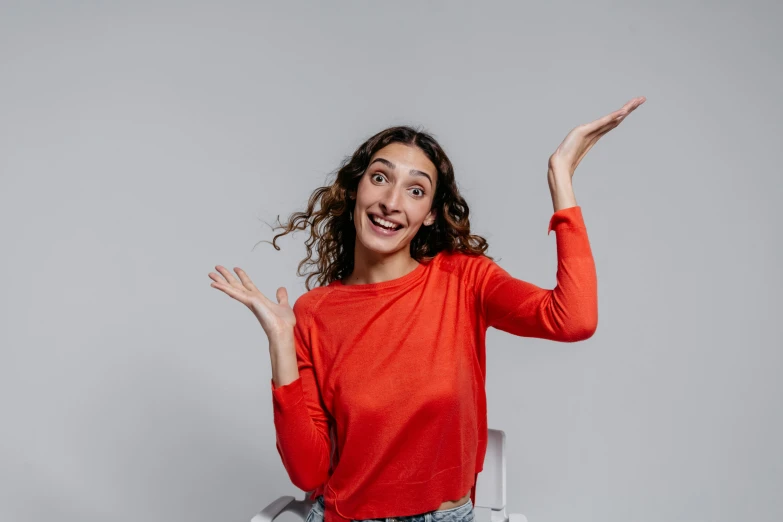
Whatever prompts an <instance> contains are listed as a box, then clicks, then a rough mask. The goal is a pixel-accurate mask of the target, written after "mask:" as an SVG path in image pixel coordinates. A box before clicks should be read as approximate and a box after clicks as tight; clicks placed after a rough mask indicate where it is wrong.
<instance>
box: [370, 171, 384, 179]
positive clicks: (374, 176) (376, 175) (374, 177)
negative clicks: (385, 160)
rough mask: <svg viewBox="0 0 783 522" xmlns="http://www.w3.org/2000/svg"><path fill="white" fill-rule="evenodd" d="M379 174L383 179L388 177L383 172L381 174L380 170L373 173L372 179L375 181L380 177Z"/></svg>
mask: <svg viewBox="0 0 783 522" xmlns="http://www.w3.org/2000/svg"><path fill="white" fill-rule="evenodd" d="M378 176H380V177H381V179H386V176H384V175H383V174H381V173H380V172H376V173H375V174H373V175H372V179H373V181H375V180H376V179H377V178H378Z"/></svg>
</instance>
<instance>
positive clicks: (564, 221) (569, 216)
mask: <svg viewBox="0 0 783 522" xmlns="http://www.w3.org/2000/svg"><path fill="white" fill-rule="evenodd" d="M560 227H564V228H585V222H584V217H583V216H582V207H580V206H579V205H576V206H574V207H568V208H564V209H561V210H558V211H557V212H555V213H554V214H553V215H552V219H550V220H549V228H548V229H547V231H546V235H549V233H550V232H552V231H553V230H555V231H557V229H558V228H560Z"/></svg>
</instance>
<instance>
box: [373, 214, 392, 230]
mask: <svg viewBox="0 0 783 522" xmlns="http://www.w3.org/2000/svg"><path fill="white" fill-rule="evenodd" d="M371 219H372V221H373V222H374V223H376V224H378V225H381V226H383V227H386V228H397V225H396V224H395V223H392V222H391V221H386V220H385V219H381V218H379V217H378V216H371Z"/></svg>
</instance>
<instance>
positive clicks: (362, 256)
mask: <svg viewBox="0 0 783 522" xmlns="http://www.w3.org/2000/svg"><path fill="white" fill-rule="evenodd" d="M353 259H354V261H353V272H351V275H349V276H348V277H346V278H345V279H343V284H344V285H364V284H374V283H383V282H386V281H391V280H392V279H398V278H400V277H402V276H404V275H407V274H409V273H411V272H413V271H414V270H415V269H416V267H417V266H419V262H418V261H416V260H415V259H413V258H412V257H411V255H410V251H409V249H407V248H402V249H400V250H399V251H397V252H395V253H393V254H378V253H377V252H368V251H366V250H365V249H364V248H363V247H362V246H360V243H359V242H358V241H357V245H356V250H355V252H354V256H353Z"/></svg>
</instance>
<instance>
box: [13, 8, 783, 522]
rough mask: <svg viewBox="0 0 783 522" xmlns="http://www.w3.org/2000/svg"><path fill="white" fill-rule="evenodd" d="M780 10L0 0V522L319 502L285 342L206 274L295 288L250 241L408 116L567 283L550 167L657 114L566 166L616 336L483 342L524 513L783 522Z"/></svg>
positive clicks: (527, 273)
mask: <svg viewBox="0 0 783 522" xmlns="http://www.w3.org/2000/svg"><path fill="white" fill-rule="evenodd" d="M782 14H783V10H782V9H781V7H780V4H779V3H778V5H774V3H773V2H751V3H748V2H739V1H734V2H721V3H716V2H706V1H705V2H684V3H683V2H676V3H675V2H660V1H656V2H652V1H649V2H645V3H637V2H606V1H599V2H589V3H585V2H578V1H571V2H555V3H546V4H543V3H538V4H535V5H534V4H532V3H521V2H519V3H482V4H481V5H479V4H478V3H475V4H473V5H467V4H458V3H454V2H423V3H414V2H409V3H400V2H394V3H392V2H385V3H382V2H341V3H329V4H327V3H318V2H313V3H306V4H305V3H301V2H296V3H290V4H283V3H282V2H281V3H277V4H271V3H263V4H261V3H255V2H246V3H237V2H232V3H226V2H220V3H218V2H213V3H211V4H207V3H194V2H187V3H186V2H181V3H174V2H150V1H148V2H133V3H131V2H124V3H122V4H120V3H117V4H109V3H99V2H95V3H92V2H90V3H87V2H60V3H50V4H47V3H39V2H31V1H24V2H21V1H20V2H3V3H2V8H1V10H0V170H1V171H2V178H1V179H2V185H0V226H1V227H2V246H1V248H2V255H1V256H0V269H1V270H2V291H0V317H1V319H0V320H2V327H1V328H0V343H1V344H2V355H1V356H2V360H0V387H1V388H0V413H1V414H2V430H0V459H1V462H2V464H1V465H0V520H3V521H9V522H10V521H14V522H18V521H33V520H41V519H46V520H51V519H55V518H56V519H57V520H62V521H84V522H89V521H105V520H117V521H137V520H144V521H172V520H182V521H185V520H187V521H204V522H207V521H218V520H220V521H228V520H248V519H249V518H250V517H251V516H252V515H253V514H254V513H255V512H257V511H258V510H259V509H260V508H261V507H262V506H265V505H266V504H267V503H269V502H270V501H272V500H273V499H275V498H277V497H278V496H280V495H288V494H293V495H295V496H297V497H298V498H301V496H302V492H301V491H299V490H298V489H297V488H295V487H294V486H293V485H291V484H290V481H289V479H288V477H287V475H286V472H285V470H284V468H283V466H282V463H281V461H280V458H279V455H278V454H277V452H276V449H275V433H274V425H273V423H272V409H271V408H272V402H271V395H270V389H269V380H270V378H271V368H270V363H269V354H268V349H267V341H266V337H265V335H264V333H263V331H262V329H261V327H260V325H259V324H258V322H257V320H256V319H255V318H254V317H253V316H252V314H251V313H250V312H249V311H248V310H247V309H246V308H245V307H244V306H242V305H241V304H240V303H238V302H236V301H234V300H232V299H231V298H230V297H228V296H226V295H225V294H223V293H222V292H220V291H218V290H215V289H213V288H210V286H209V283H210V282H211V280H210V279H209V278H208V277H207V274H208V273H209V272H210V271H213V270H214V266H215V265H216V264H222V265H224V266H226V267H229V268H232V267H234V266H240V267H243V268H244V269H246V270H247V272H248V273H249V274H250V276H251V277H252V278H253V279H254V280H255V282H256V283H257V285H258V286H259V288H260V289H261V290H262V291H264V292H266V293H267V294H268V295H274V291H275V289H276V288H277V287H278V286H281V285H282V286H286V287H287V288H288V290H289V292H290V294H291V297H292V301H293V300H294V299H295V298H297V297H299V296H300V295H301V294H302V293H303V291H304V285H303V278H298V277H297V276H296V274H295V271H296V270H295V268H296V263H297V262H298V261H299V260H300V259H301V258H302V257H303V256H304V253H305V250H304V245H303V242H304V239H305V237H306V236H305V235H304V234H302V233H299V234H297V235H295V236H294V237H293V238H292V237H290V236H288V237H286V238H285V239H284V240H283V241H282V246H283V249H282V250H281V251H279V252H278V251H275V250H274V249H272V247H271V246H269V245H267V244H264V243H261V244H258V245H257V246H256V244H257V242H258V241H260V240H262V239H269V238H270V237H271V234H270V230H269V228H268V227H267V226H266V225H265V224H264V223H263V221H264V220H266V221H268V222H271V221H272V220H273V219H274V218H275V217H276V216H277V215H278V214H280V215H281V217H286V216H288V214H289V213H290V212H292V211H294V210H299V209H301V208H303V205H304V203H305V202H306V200H307V197H308V196H309V195H310V193H311V191H312V190H314V189H315V188H316V187H317V186H319V185H321V184H322V183H324V182H325V181H326V179H327V175H328V174H329V173H330V172H331V171H332V170H334V169H335V168H336V167H337V166H338V164H339V162H340V160H342V158H343V157H344V156H345V155H346V154H350V153H351V152H352V151H353V150H354V149H355V148H356V147H357V146H358V145H359V144H360V143H361V142H362V141H363V140H364V139H366V138H367V137H369V136H370V135H371V134H373V133H375V132H377V131H378V130H380V129H382V128H385V127H387V126H389V125H393V124H401V123H407V124H413V125H422V126H424V128H425V129H427V130H429V131H431V132H432V133H434V134H435V136H436V137H437V138H438V139H439V140H440V141H441V143H442V144H443V146H444V148H445V149H446V151H447V153H448V154H449V155H450V156H451V158H452V160H453V162H454V164H455V166H456V172H457V178H458V180H459V183H460V186H461V188H462V190H463V193H464V196H465V197H466V198H467V200H468V203H469V204H470V208H471V218H472V219H471V221H472V225H473V228H474V232H475V233H478V234H481V235H483V236H485V237H486V238H487V239H488V240H489V242H490V245H491V246H490V250H489V253H490V254H491V255H493V256H495V257H496V259H498V261H499V263H500V264H501V265H502V266H504V267H505V268H506V269H507V270H509V271H510V272H511V273H512V274H514V275H515V276H517V277H520V278H522V279H526V280H528V281H531V282H534V283H536V284H538V285H540V286H545V287H549V288H551V287H553V286H554V284H555V271H556V248H555V246H556V242H555V235H554V233H553V234H552V235H550V236H547V234H546V227H547V224H548V221H549V218H550V217H551V214H552V203H551V200H550V196H549V191H548V188H547V183H546V163H547V159H548V157H549V155H550V154H551V153H552V152H553V151H554V150H555V148H556V147H557V145H558V144H559V143H560V141H561V140H562V139H563V138H564V137H565V135H566V134H567V133H568V131H569V130H570V129H572V128H573V127H575V126H576V125H579V124H581V123H586V122H589V121H592V120H594V119H596V118H598V117H600V116H603V115H604V114H607V113H608V112H610V111H613V110H615V109H618V108H620V107H621V106H622V105H623V103H625V102H626V101H627V100H629V99H631V98H632V97H634V96H639V95H644V96H647V98H648V101H647V102H646V103H645V104H644V105H642V106H641V107H640V108H639V109H637V110H636V111H635V112H634V113H633V114H632V115H631V116H630V117H629V118H628V119H626V120H625V121H624V122H623V123H622V124H621V125H620V126H619V127H618V128H616V129H615V130H613V131H612V132H610V133H609V134H607V135H606V136H604V137H603V138H602V139H601V141H599V143H598V144H597V145H596V146H595V147H594V148H593V150H592V151H590V153H589V154H588V156H587V157H586V158H585V160H584V161H583V162H582V164H581V165H580V166H579V168H578V169H577V171H576V175H575V178H574V186H575V192H576V196H577V202H578V204H579V205H581V206H582V209H583V213H584V216H585V221H586V224H587V227H588V232H589V235H590V240H591V244H592V247H593V252H594V255H595V259H596V264H597V269H598V277H599V316H600V319H599V326H598V331H597V332H596V334H595V335H594V336H593V337H592V338H591V339H589V340H587V341H585V342H581V343H576V344H565V343H554V342H550V341H543V340H537V339H525V338H519V337H513V336H511V335H509V334H506V333H503V332H499V331H496V330H490V332H489V335H488V361H487V362H488V367H487V390H488V397H489V425H490V427H493V428H500V429H503V430H505V432H506V434H507V437H508V439H507V442H508V458H509V461H508V509H509V511H510V512H517V513H524V514H525V515H527V516H528V517H529V519H530V521H531V522H553V521H564V522H565V521H577V520H578V521H593V520H594V521H602V522H607V521H660V520H667V521H734V520H753V521H754V522H761V521H779V520H781V519H783V501H781V498H780V491H781V490H783V480H782V479H781V474H782V473H783V469H782V468H783V452H782V451H781V447H780V441H781V440H783V421H782V420H781V411H782V410H783V408H782V407H781V396H782V392H783V386H782V385H781V381H780V378H779V376H780V373H781V369H783V368H782V366H783V357H782V356H781V341H780V333H779V324H780V319H779V314H780V312H781V307H780V304H779V303H780V301H779V296H780V295H781V290H783V289H782V288H781V275H780V270H779V269H780V266H781V264H782V263H781V257H782V256H781V233H780V226H779V224H778V219H777V218H778V212H777V209H776V205H778V204H779V202H780V200H781V188H782V186H783V182H781V178H780V157H779V156H780V141H781V137H782V136H783V132H782V131H781V116H783V115H782V114H781V112H782V111H781V103H780V98H779V93H781V92H783V85H782V83H783V82H781V67H780V49H781V47H783V45H782V44H783V37H782V36H781V32H780V30H779V28H780V25H781V19H782V18H783V17H782V16H781V15H782ZM775 93H778V94H777V95H775ZM284 520H289V521H290V520H293V517H284Z"/></svg>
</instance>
